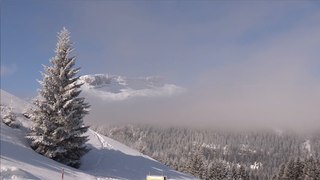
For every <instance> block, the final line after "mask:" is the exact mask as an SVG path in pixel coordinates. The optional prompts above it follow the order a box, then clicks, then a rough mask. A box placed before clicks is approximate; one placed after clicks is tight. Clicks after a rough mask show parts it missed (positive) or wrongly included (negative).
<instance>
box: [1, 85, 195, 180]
mask: <svg viewBox="0 0 320 180" xmlns="http://www.w3.org/2000/svg"><path fill="white" fill-rule="evenodd" d="M8 106H11V107H12V108H13V112H14V113H15V114H16V115H17V121H19V122H20V124H21V125H22V126H21V127H20V128H18V129H14V128H10V127H8V126H7V125H5V124H3V123H2V122H1V179H60V178H61V175H62V174H61V172H62V169H64V179H130V180H131V179H132V180H135V179H136V180H138V179H145V177H146V175H148V174H149V173H150V174H154V175H162V174H163V175H166V176H167V177H168V179H194V178H193V177H191V176H189V175H186V174H183V173H180V172H177V171H174V170H172V169H170V168H168V167H167V166H165V165H163V164H161V163H159V162H157V161H156V160H154V159H152V158H150V157H148V156H145V155H143V154H141V153H139V152H138V151H136V150H133V149H131V148H129V147H127V146H125V145H123V144H121V143H119V142H117V141H115V140H112V139H110V138H108V137H106V136H103V135H101V134H99V133H97V132H95V131H93V130H89V131H88V132H87V133H86V135H87V136H89V141H88V142H87V145H88V146H89V147H90V148H91V151H90V152H89V153H87V154H86V155H85V156H84V157H83V158H82V159H81V161H82V165H81V167H80V168H79V169H74V168H71V167H68V166H65V165H63V164H60V163H57V162H55V161H53V160H51V159H48V158H46V157H44V156H41V155H39V154H37V153H35V152H34V151H33V150H32V149H31V148H30V147H29V145H28V142H27V140H26V139H25V135H26V133H27V131H28V127H29V126H30V124H31V122H30V121H29V120H28V119H26V118H25V117H24V116H23V115H22V114H21V112H22V111H23V110H24V109H25V108H26V106H30V104H29V103H27V102H25V101H23V100H21V99H20V98H18V97H15V96H13V95H11V94H9V93H8V92H5V91H3V90H1V116H2V115H3V114H4V113H5V111H6V110H7V107H8Z"/></svg>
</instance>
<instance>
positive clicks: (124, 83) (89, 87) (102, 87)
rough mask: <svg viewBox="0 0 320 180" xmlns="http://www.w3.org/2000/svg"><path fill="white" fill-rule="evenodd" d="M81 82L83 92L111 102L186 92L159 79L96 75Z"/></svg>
mask: <svg viewBox="0 0 320 180" xmlns="http://www.w3.org/2000/svg"><path fill="white" fill-rule="evenodd" d="M79 81H80V82H81V83H84V86H82V90H83V92H84V93H85V94H86V95H91V96H96V97H99V98H101V99H103V100H109V101H121V100H125V99H128V98H134V97H166V96H172V95H175V94H179V93H181V92H183V91H184V89H183V88H181V87H179V86H176V85H174V84H166V83H164V82H163V80H162V79H161V78H159V77H143V78H127V77H123V76H112V75H108V74H95V75H84V76H81V77H80V80H79Z"/></svg>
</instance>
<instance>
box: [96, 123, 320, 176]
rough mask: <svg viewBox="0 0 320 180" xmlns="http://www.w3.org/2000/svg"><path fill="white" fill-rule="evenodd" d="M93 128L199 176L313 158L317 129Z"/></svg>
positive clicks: (264, 171)
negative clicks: (311, 130) (297, 131)
mask: <svg viewBox="0 0 320 180" xmlns="http://www.w3.org/2000/svg"><path fill="white" fill-rule="evenodd" d="M96 130H98V131H99V132H100V133H102V134H104V135H107V136H109V137H111V138H113V139H116V140H118V141H120V142H122V143H124V144H126V145H128V146H130V147H132V148H135V149H137V150H139V151H140V152H142V153H144V154H146V155H148V156H150V157H152V158H154V159H156V160H158V161H160V162H161V163H163V164H166V165H168V166H170V167H172V168H174V169H176V170H178V171H181V172H186V173H190V174H193V175H195V176H197V177H199V178H201V179H226V178H225V177H227V179H228V178H230V177H233V178H231V179H247V178H249V179H272V178H274V175H275V174H276V173H277V172H278V169H279V167H280V165H281V164H283V163H284V162H288V161H289V160H290V159H291V158H293V157H301V158H302V159H306V158H308V157H310V156H313V157H317V156H318V155H317V152H320V141H319V140H320V134H319V133H314V134H305V135H301V134H295V133H289V132H286V133H280V132H276V131H271V130H270V131H267V130H266V131H243V132H239V131H237V132H233V131H220V130H210V129H190V128H181V127H170V128H165V127H154V126H148V125H117V126H109V127H99V129H96ZM195 161H196V162H195ZM213 176H214V177H215V178H212V177H213ZM218 176H219V177H221V178H217V177H218Z"/></svg>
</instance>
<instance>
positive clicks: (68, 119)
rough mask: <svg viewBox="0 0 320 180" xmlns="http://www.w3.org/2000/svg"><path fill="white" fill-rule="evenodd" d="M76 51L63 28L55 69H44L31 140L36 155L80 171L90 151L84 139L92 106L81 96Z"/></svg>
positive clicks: (33, 117) (54, 58) (32, 117)
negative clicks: (71, 54) (87, 116)
mask: <svg viewBox="0 0 320 180" xmlns="http://www.w3.org/2000/svg"><path fill="white" fill-rule="evenodd" d="M72 51H73V48H72V44H71V42H70V33H69V31H68V30H67V29H66V28H63V29H62V30H61V32H59V33H58V43H57V45H56V50H55V53H56V54H55V56H54V57H53V58H52V59H51V60H50V62H51V66H44V72H43V73H42V75H43V80H42V81H39V83H40V85H41V86H42V89H41V90H39V98H38V99H37V100H36V101H35V105H36V107H37V108H36V109H35V110H34V111H33V112H32V115H31V119H32V120H33V121H34V126H33V127H32V129H31V133H30V134H29V135H28V138H30V139H31V147H32V148H33V149H34V150H35V151H36V152H38V153H40V154H42V155H44V156H47V157H49V158H52V159H54V160H56V161H58V162H61V163H63V164H66V165H69V166H72V167H76V168H78V167H79V166H80V158H81V156H83V155H84V154H85V153H86V152H88V151H89V149H88V148H87V147H86V146H85V142H86V141H87V140H88V137H87V136H83V133H85V132H86V131H87V130H88V126H85V125H84V123H83V117H84V116H85V115H86V114H88V108H89V104H88V103H86V102H85V99H84V98H83V97H80V96H79V95H80V92H81V91H80V90H79V88H80V87H81V86H82V85H83V84H81V83H79V82H78V81H77V80H78V78H79V77H78V76H76V74H77V73H78V72H79V69H80V68H75V67H74V66H75V60H76V58H75V57H74V56H70V53H71V52H72Z"/></svg>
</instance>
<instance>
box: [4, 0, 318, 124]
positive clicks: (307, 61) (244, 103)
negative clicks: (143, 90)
mask: <svg viewBox="0 0 320 180" xmlns="http://www.w3.org/2000/svg"><path fill="white" fill-rule="evenodd" d="M63 26H65V27H67V28H68V29H69V31H70V32H71V40H72V41H73V42H74V47H75V51H74V55H76V56H77V62H76V65H78V66H80V67H81V68H82V69H81V72H80V73H81V74H82V75H83V74H97V73H109V74H113V75H123V76H129V77H141V76H160V77H162V78H163V79H165V81H166V82H168V83H173V84H176V85H178V86H182V87H183V88H184V89H186V92H185V93H184V94H183V95H180V96H176V97H172V98H170V99H162V100H159V101H158V100H142V101H137V102H132V103H134V106H132V103H128V104H127V103H124V104H122V103H119V104H109V105H106V104H104V105H103V106H101V107H103V108H102V109H100V110H101V111H100V110H99V106H98V107H96V108H93V110H94V111H97V112H94V113H91V114H93V115H97V116H98V117H97V118H95V119H97V120H104V118H105V114H108V115H110V117H109V119H119V120H130V121H134V119H138V120H142V121H154V122H160V123H162V124H163V123H164V122H165V121H166V122H167V123H169V124H170V123H174V122H176V123H178V124H181V122H183V124H185V125H187V124H191V125H203V126H207V125H213V126H214V127H217V126H224V125H225V126H235V127H243V126H246V127H247V126H253V127H255V126H262V127H274V126H276V127H291V128H293V129H298V130H301V129H304V128H305V129H308V128H309V129H312V128H315V129H317V128H320V124H319V122H320V119H319V118H320V111H319V107H320V51H319V47H320V3H319V1H308V0H303V1H298V0H297V1H253V0H252V1H250V0H243V1H241V0H240V1H233V0H227V1H205V0H202V1H196V0H188V1H174V0H164V1H142V0H136V1H131V0H130V1H129V0H128V1H126V0H121V1H112V0H93V1H90V0H79V1H78V0H68V1H65V0H55V1H53V0H44V1H43V0H2V1H1V89H4V90H6V91H9V92H10V93H13V94H15V95H18V96H20V97H24V98H28V97H32V96H34V95H36V89H38V88H39V85H38V83H37V81H36V79H40V80H41V75H40V71H42V70H43V67H42V64H45V65H48V64H49V59H50V58H51V57H53V56H54V48H55V44H56V41H57V37H56V36H57V32H58V31H60V30H61V29H62V27H63ZM106 106H108V108H105V107H106ZM92 107H95V106H92ZM101 107H100V108H101ZM107 111H108V112H107ZM99 112H100V113H101V114H100V115H101V116H100V115H99ZM115 112H119V113H115ZM195 120H196V121H195ZM195 122H196V123H195ZM235 122H237V123H235ZM239 122H240V123H239Z"/></svg>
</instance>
